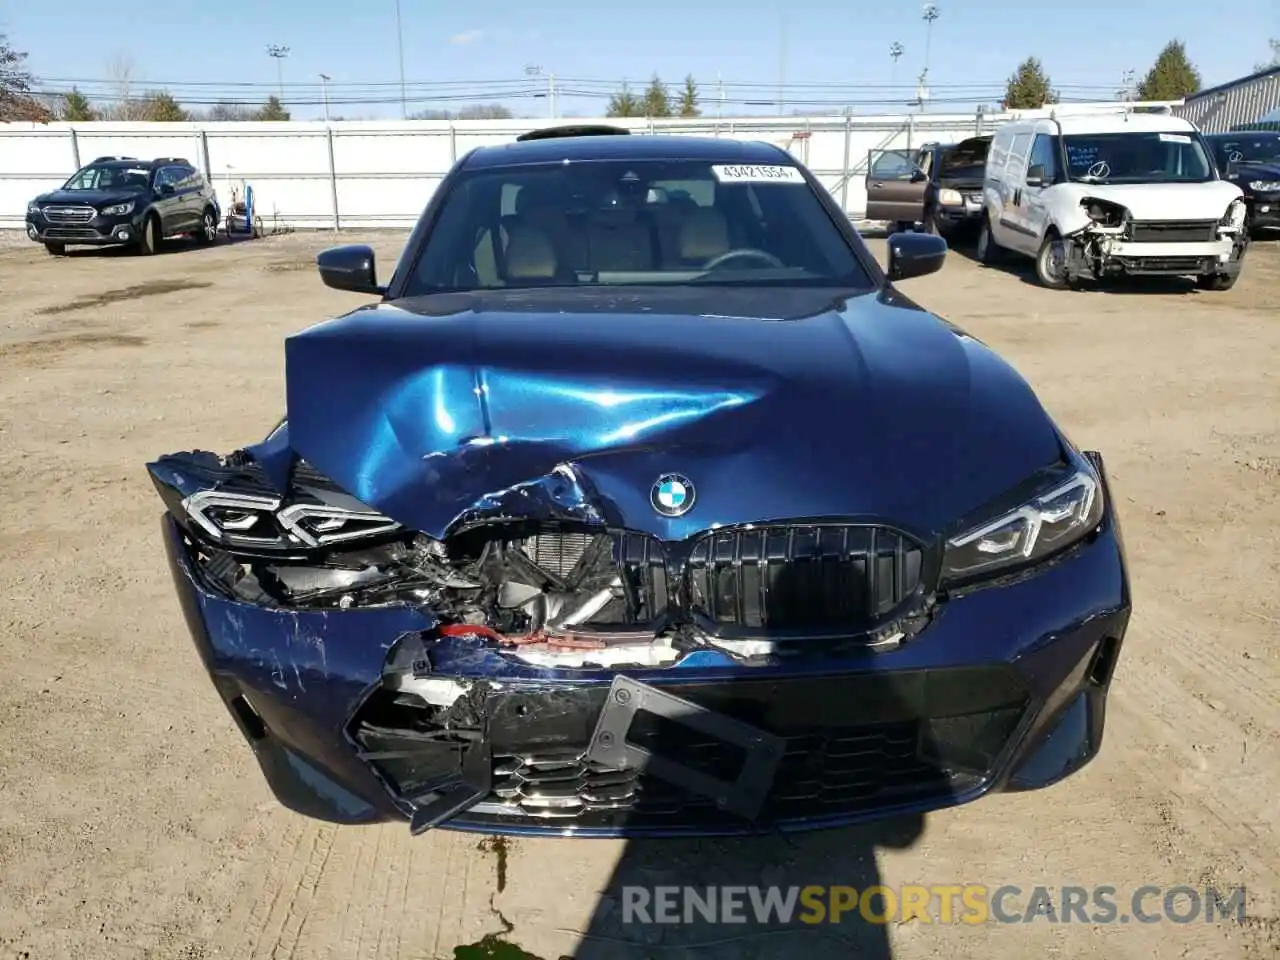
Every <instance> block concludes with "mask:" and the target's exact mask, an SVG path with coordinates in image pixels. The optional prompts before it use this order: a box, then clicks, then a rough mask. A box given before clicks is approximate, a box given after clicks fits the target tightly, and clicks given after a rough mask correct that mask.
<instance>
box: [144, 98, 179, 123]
mask: <svg viewBox="0 0 1280 960" xmlns="http://www.w3.org/2000/svg"><path fill="white" fill-rule="evenodd" d="M142 103H143V119H146V120H150V121H152V122H153V123H180V122H182V121H183V120H189V119H191V118H190V117H188V116H187V111H185V110H183V109H182V104H180V103H178V101H177V100H175V99H174V98H173V94H171V93H169V92H168V91H167V90H157V91H155V92H154V93H149V94H147V96H146V97H145V98H144V99H143V101H142Z"/></svg>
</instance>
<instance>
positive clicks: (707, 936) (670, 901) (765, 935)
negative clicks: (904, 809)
mask: <svg viewBox="0 0 1280 960" xmlns="http://www.w3.org/2000/svg"><path fill="white" fill-rule="evenodd" d="M924 821H925V818H924V817H923V816H920V815H916V816H904V817H897V818H894V819H891V820H884V821H879V822H875V823H870V824H864V825H860V826H855V827H848V828H845V829H839V830H824V831H820V832H815V833H804V834H791V835H783V834H776V833H775V834H769V835H764V836H758V837H744V838H732V839H707V840H633V841H631V842H629V843H628V844H627V846H626V848H625V849H624V851H623V854H622V857H621V858H620V859H619V861H618V864H617V867H616V868H615V869H614V872H613V875H612V876H611V878H610V880H609V883H608V885H607V886H606V888H605V890H603V891H602V892H601V893H600V895H599V898H598V900H597V903H596V908H595V911H594V913H593V915H592V918H591V921H590V923H589V925H588V927H587V930H586V931H585V932H584V933H583V934H582V937H581V941H580V943H579V945H578V947H577V949H576V951H575V952H574V953H573V954H571V957H572V958H573V960H615V958H620V957H628V956H633V957H649V956H663V957H698V958H700V960H701V958H707V960H720V958H723V960H735V958H740V957H752V958H758V960H773V958H778V960H783V958H791V957H795V956H800V955H803V956H805V957H806V958H809V960H827V958H831V960H836V958H840V960H847V958H849V957H857V958H859V960H891V958H892V956H893V953H892V948H891V944H890V942H889V926H888V923H886V922H885V918H884V914H885V910H886V908H887V907H889V908H895V909H896V907H897V906H898V904H897V894H896V891H889V892H887V893H883V892H877V890H876V888H879V887H880V885H881V875H880V870H879V867H878V865H877V862H876V854H877V851H879V850H903V849H907V848H909V847H911V846H913V845H915V843H916V842H917V841H919V840H920V838H921V837H922V836H923V834H924ZM667 888H675V889H671V890H668V889H667ZM734 888H740V889H739V890H737V891H735V890H734ZM805 888H820V889H810V890H805ZM677 891H679V892H677ZM686 891H694V892H696V896H697V898H700V899H698V900H697V901H696V902H697V903H705V902H711V903H715V904H717V906H716V909H717V913H716V915H714V916H708V915H707V914H706V913H704V912H700V910H699V908H698V907H696V906H695V900H694V899H693V898H692V897H689V899H686V897H688V896H689V895H688V894H686ZM867 891H872V893H871V895H870V897H869V899H868V900H867V903H866V905H865V906H864V904H863V898H864V896H866V892H867ZM770 895H772V896H774V897H776V898H778V899H779V901H780V902H783V903H785V902H787V901H788V899H789V898H794V899H793V902H794V908H793V911H792V913H791V915H790V917H789V918H783V917H781V916H780V915H779V912H778V911H774V912H768V911H764V912H761V911H758V909H757V907H758V904H760V903H763V904H765V905H766V906H767V905H768V903H769V900H768V898H769V897H770ZM664 897H665V898H666V899H665V900H664V899H663V898H664ZM753 898H754V899H753ZM726 902H728V903H734V902H736V903H737V904H738V905H739V906H738V907H737V909H736V911H734V910H732V909H731V910H728V911H726V910H725V906H726ZM833 902H835V903H836V906H837V910H838V911H839V913H840V915H839V916H833V912H835V911H833V910H832V904H833ZM640 906H644V907H645V908H646V909H645V910H641V909H640V908H639V907H640ZM664 908H665V909H666V913H665V915H664V913H663V910H664ZM864 909H865V910H866V912H867V914H868V915H869V917H870V919H868V917H864V916H863V910H864ZM646 914H647V915H646ZM893 919H894V918H893V917H890V918H889V922H892V921H893ZM659 921H665V922H659ZM673 921H674V922H673Z"/></svg>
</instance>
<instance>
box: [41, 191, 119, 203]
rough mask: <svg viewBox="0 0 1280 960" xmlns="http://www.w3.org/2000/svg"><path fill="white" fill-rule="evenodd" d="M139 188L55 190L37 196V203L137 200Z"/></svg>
mask: <svg viewBox="0 0 1280 960" xmlns="http://www.w3.org/2000/svg"><path fill="white" fill-rule="evenodd" d="M138 196H139V192H138V191H137V190H54V191H52V192H51V193H45V194H41V195H40V196H38V197H36V203H39V204H41V205H43V204H46V203H65V204H72V205H75V206H86V207H101V206H106V205H108V204H112V203H127V202H128V201H130V200H136V199H137V198H138Z"/></svg>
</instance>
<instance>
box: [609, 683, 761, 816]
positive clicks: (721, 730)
mask: <svg viewBox="0 0 1280 960" xmlns="http://www.w3.org/2000/svg"><path fill="white" fill-rule="evenodd" d="M640 710H645V711H648V712H649V713H652V714H655V715H657V716H659V717H661V718H663V719H664V720H669V721H671V722H674V723H678V724H681V725H683V726H686V727H689V728H691V729H693V730H696V731H697V732H699V733H702V734H706V735H708V736H712V737H715V738H716V739H718V740H722V741H724V742H725V743H728V744H732V745H734V746H737V747H739V748H741V749H742V750H743V751H744V753H745V755H746V757H745V760H744V761H743V764H742V767H741V769H740V770H739V772H738V776H737V778H736V779H734V780H723V779H720V778H719V777H713V776H711V775H710V774H706V773H703V772H702V771H700V770H694V769H693V768H691V767H688V766H685V765H684V764H682V763H680V762H678V761H676V760H672V759H670V758H668V757H663V756H659V755H658V754H655V753H653V752H652V751H650V750H647V749H645V748H644V747H640V746H637V745H636V744H634V743H631V742H629V741H628V740H627V733H628V731H629V730H630V729H631V723H632V721H633V720H634V718H635V716H636V714H637V712H639V711H640ZM785 752H786V741H785V740H783V739H782V738H781V737H779V736H776V735H774V734H772V733H768V732H767V731H764V730H760V729H759V728H757V727H753V726H751V725H750V724H746V723H743V722H742V721H740V720H737V719H734V718H733V717H728V716H725V715H724V714H722V713H716V712H715V711H714V710H709V709H707V708H706V707H704V706H702V705H701V704H697V703H694V702H692V701H690V700H686V699H684V698H683V697H677V696H675V695H674V694H670V693H667V692H666V691H664V690H662V689H660V688H658V687H655V686H651V685H649V684H646V683H641V682H639V681H638V680H633V679H631V678H630V677H624V676H617V677H614V679H613V683H612V684H611V685H610V687H609V695H608V697H607V698H606V700H605V704H604V707H603V708H602V709H601V710H600V717H599V719H598V720H597V721H596V727H595V732H594V733H593V735H592V738H591V746H590V748H589V749H588V750H587V754H586V759H588V760H590V761H592V762H595V763H599V764H601V765H603V766H607V767H611V768H613V769H617V770H621V769H635V770H641V771H644V772H645V773H648V774H652V775H653V776H655V777H659V778H661V779H663V780H666V781H667V782H668V783H673V784H675V785H676V786H679V787H683V788H685V789H686V790H689V791H690V792H692V793H697V794H700V795H702V796H708V797H711V798H712V799H714V800H715V802H716V806H718V807H719V808H720V809H722V810H726V811H728V812H730V813H734V814H737V815H738V816H741V817H744V818H745V819H747V820H755V819H757V818H758V816H759V814H760V810H761V809H762V807H763V806H764V801H765V799H766V797H767V796H768V794H769V789H770V787H772V786H773V778H774V775H775V774H776V773H777V770H778V764H779V763H780V762H781V761H782V755H783V754H784V753H785Z"/></svg>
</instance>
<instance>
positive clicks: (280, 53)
mask: <svg viewBox="0 0 1280 960" xmlns="http://www.w3.org/2000/svg"><path fill="white" fill-rule="evenodd" d="M267 56H268V57H271V58H272V59H273V60H275V62H276V81H277V82H278V83H279V85H280V102H281V103H284V58H285V57H287V56H289V48H288V47H285V46H281V45H280V44H278V43H273V44H271V46H269V47H267Z"/></svg>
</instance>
